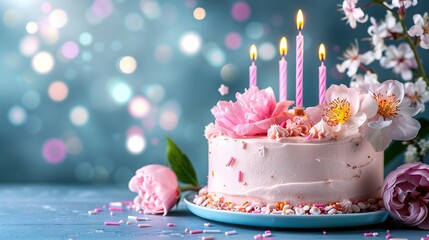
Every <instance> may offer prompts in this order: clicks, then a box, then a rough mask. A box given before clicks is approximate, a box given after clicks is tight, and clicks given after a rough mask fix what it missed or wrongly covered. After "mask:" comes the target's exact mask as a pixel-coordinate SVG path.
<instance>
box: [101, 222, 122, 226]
mask: <svg viewBox="0 0 429 240" xmlns="http://www.w3.org/2000/svg"><path fill="white" fill-rule="evenodd" d="M104 225H106V226H119V225H121V223H120V222H104Z"/></svg>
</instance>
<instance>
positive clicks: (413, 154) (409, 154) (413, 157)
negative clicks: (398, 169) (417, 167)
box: [405, 144, 419, 163]
mask: <svg viewBox="0 0 429 240" xmlns="http://www.w3.org/2000/svg"><path fill="white" fill-rule="evenodd" d="M418 160H419V157H418V153H417V147H416V146H414V145H413V144H410V145H408V146H407V150H406V151H405V162H406V163H412V162H417V161H418Z"/></svg>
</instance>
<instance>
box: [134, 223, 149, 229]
mask: <svg viewBox="0 0 429 240" xmlns="http://www.w3.org/2000/svg"><path fill="white" fill-rule="evenodd" d="M137 226H138V227H139V228H144V227H150V224H149V223H139V225H137Z"/></svg>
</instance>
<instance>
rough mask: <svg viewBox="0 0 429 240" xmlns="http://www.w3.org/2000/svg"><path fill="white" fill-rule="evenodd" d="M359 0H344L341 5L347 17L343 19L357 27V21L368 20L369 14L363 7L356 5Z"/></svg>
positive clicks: (351, 25) (352, 26)
mask: <svg viewBox="0 0 429 240" xmlns="http://www.w3.org/2000/svg"><path fill="white" fill-rule="evenodd" d="M357 2H358V0H344V1H343V4H342V6H341V9H340V10H341V11H342V12H343V13H344V15H345V17H344V18H343V19H342V20H347V23H348V24H350V27H351V28H356V23H357V22H359V23H364V22H366V21H368V16H367V15H365V13H364V12H363V11H362V9H361V8H357V7H356V3H357Z"/></svg>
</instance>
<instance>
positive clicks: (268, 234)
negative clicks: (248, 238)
mask: <svg viewBox="0 0 429 240" xmlns="http://www.w3.org/2000/svg"><path fill="white" fill-rule="evenodd" d="M269 236H271V233H270V232H269V233H264V234H262V237H263V238H265V237H269Z"/></svg>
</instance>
